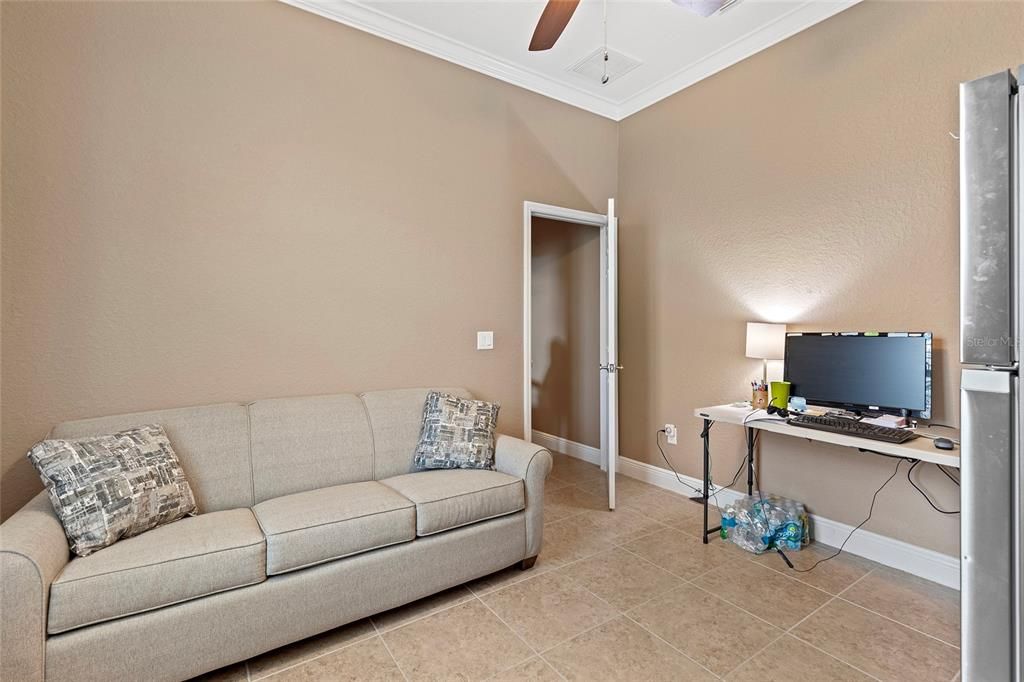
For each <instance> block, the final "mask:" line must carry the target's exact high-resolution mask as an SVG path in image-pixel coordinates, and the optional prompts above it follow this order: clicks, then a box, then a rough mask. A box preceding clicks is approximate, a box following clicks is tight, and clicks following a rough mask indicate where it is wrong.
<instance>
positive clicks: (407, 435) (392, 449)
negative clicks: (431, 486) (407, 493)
mask: <svg viewBox="0 0 1024 682" xmlns="http://www.w3.org/2000/svg"><path fill="white" fill-rule="evenodd" d="M436 390H438V391H441V392H443V393H450V394H452V395H457V396H459V397H461V398H472V397H473V396H472V395H470V394H469V391H467V390H466V389H464V388H439V389H436ZM430 391H431V389H429V388H401V389H395V390H390V391H370V392H369V393H362V394H360V396H359V397H360V398H362V400H363V404H364V405H365V406H366V414H367V416H368V417H369V418H370V428H371V429H373V479H374V480H375V481H380V480H383V479H385V478H388V477H389V476H398V475H399V474H407V473H409V472H410V471H413V466H412V455H413V452H414V451H415V450H416V443H418V442H419V439H420V424H421V423H422V421H423V404H424V403H425V402H426V400H427V394H428V393H430Z"/></svg>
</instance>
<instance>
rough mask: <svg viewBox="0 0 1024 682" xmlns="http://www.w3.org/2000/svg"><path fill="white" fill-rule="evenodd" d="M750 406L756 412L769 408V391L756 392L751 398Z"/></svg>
mask: <svg viewBox="0 0 1024 682" xmlns="http://www.w3.org/2000/svg"><path fill="white" fill-rule="evenodd" d="M750 406H751V407H753V408H754V409H755V410H763V409H765V408H766V407H768V391H754V392H753V395H752V397H751V398H750Z"/></svg>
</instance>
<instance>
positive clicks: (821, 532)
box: [618, 457, 960, 590]
mask: <svg viewBox="0 0 1024 682" xmlns="http://www.w3.org/2000/svg"><path fill="white" fill-rule="evenodd" d="M618 470H619V471H620V472H622V474H623V475H625V476H629V477H630V478H635V479H638V480H641V481H644V482H645V483H650V484H651V485H656V486H658V487H659V488H664V489H665V490H670V491H672V492H675V493H679V494H680V495H685V496H687V497H692V496H693V495H694V494H695V493H694V491H693V490H692V489H690V488H688V487H687V486H686V485H683V484H682V483H680V482H679V480H677V479H676V476H675V474H674V473H672V472H671V471H669V470H668V469H663V468H661V467H657V466H653V465H651V464H647V463H645V462H638V461H637V460H635V459H629V458H628V457H619V466H618ZM679 478H681V479H682V480H683V481H684V482H685V483H687V484H689V485H692V486H693V487H694V488H698V489H699V488H700V487H701V480H700V479H699V478H693V477H691V476H684V475H680V477H679ZM717 495H718V500H719V501H720V502H721V504H723V505H725V504H729V503H731V502H733V501H735V500H738V499H739V498H741V497H743V493H741V492H739V491H736V490H732V489H730V488H720V489H719V492H718V493H717ZM811 530H812V531H813V534H814V538H815V540H817V541H819V542H821V543H823V544H826V545H829V546H831V547H838V546H839V545H841V544H842V543H843V540H845V539H846V536H848V535H849V534H850V531H851V530H853V526H849V525H847V524H845V523H839V522H838V521H833V520H832V519H826V518H824V517H822V516H817V515H813V514H812V515H811ZM843 551H844V552H849V553H850V554H856V555H857V556H862V557H864V558H865V559H871V560H872V561H876V562H878V563H880V564H884V565H885V566H890V567H892V568H896V569H899V570H901V571H906V572H907V573H910V574H912V575H916V576H919V577H921V578H925V579H927V580H931V581H933V582H937V583H939V584H941V585H945V586H946V587H952V588H953V589H956V590H959V589H960V561H959V560H958V559H957V557H955V556H949V555H947V554H942V553H940V552H936V551H934V550H931V549H926V548H925V547H918V546H917V545H912V544H910V543H909V542H903V541H902V540H896V539H894V538H890V537H886V536H884V535H879V534H878V533H872V532H871V531H869V530H863V529H861V530H858V531H857V532H856V533H854V534H853V537H851V538H850V541H849V542H847V543H846V548H845V549H844V550H843Z"/></svg>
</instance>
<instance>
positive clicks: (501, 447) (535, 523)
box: [494, 434, 554, 558]
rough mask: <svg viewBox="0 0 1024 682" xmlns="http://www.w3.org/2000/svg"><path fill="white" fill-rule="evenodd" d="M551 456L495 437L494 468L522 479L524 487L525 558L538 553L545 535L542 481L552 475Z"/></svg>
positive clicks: (507, 438)
mask: <svg viewBox="0 0 1024 682" xmlns="http://www.w3.org/2000/svg"><path fill="white" fill-rule="evenodd" d="M553 463H554V460H552V458H551V453H550V452H548V451H547V450H546V449H544V448H542V447H541V446H539V445H534V444H533V443H528V442H527V441H525V440H521V439H519V438H514V437H513V436H506V435H501V434H499V435H498V440H497V443H496V444H495V447H494V465H495V468H497V470H498V471H500V472H501V473H503V474H508V475H509V476H515V477H517V478H521V479H523V485H524V486H525V488H526V556H525V557H523V558H530V557H535V556H537V554H539V553H540V544H541V540H542V536H543V533H544V479H546V478H547V477H548V474H549V473H550V472H551V465H552V464H553Z"/></svg>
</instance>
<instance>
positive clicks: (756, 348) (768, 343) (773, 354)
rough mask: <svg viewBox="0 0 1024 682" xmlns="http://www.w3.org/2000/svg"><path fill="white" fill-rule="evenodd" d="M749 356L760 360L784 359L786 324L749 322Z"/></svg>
mask: <svg viewBox="0 0 1024 682" xmlns="http://www.w3.org/2000/svg"><path fill="white" fill-rule="evenodd" d="M747 357H748V358H757V359H758V360H784V359H785V357H786V325H784V324H769V323H767V322H747Z"/></svg>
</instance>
